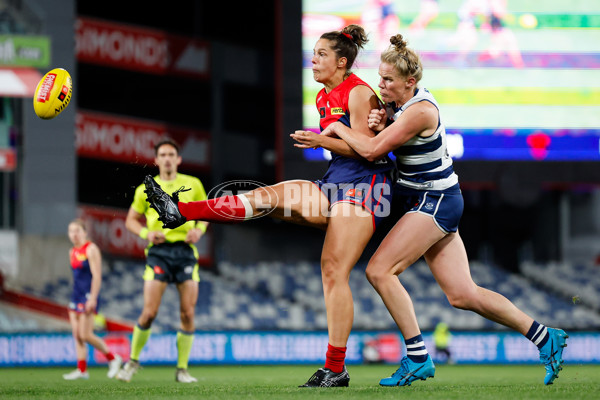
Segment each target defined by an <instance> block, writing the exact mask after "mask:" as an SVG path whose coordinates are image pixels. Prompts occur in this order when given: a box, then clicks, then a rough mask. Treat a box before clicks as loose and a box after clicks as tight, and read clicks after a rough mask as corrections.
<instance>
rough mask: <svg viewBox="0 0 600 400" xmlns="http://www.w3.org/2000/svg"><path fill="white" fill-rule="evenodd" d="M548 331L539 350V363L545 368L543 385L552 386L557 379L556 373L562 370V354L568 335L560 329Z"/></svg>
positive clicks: (549, 329)
mask: <svg viewBox="0 0 600 400" xmlns="http://www.w3.org/2000/svg"><path fill="white" fill-rule="evenodd" d="M547 329H548V341H547V342H546V344H544V346H543V347H542V348H541V349H540V361H541V362H542V364H544V367H545V368H546V376H545V377H544V385H552V382H554V379H556V378H558V373H559V372H560V370H562V363H563V359H562V353H563V350H564V348H565V347H567V338H568V337H569V335H567V334H566V333H565V331H563V330H562V329H554V328H547Z"/></svg>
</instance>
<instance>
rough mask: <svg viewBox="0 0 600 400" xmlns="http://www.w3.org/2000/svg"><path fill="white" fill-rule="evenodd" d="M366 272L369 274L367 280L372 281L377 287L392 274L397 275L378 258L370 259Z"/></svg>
mask: <svg viewBox="0 0 600 400" xmlns="http://www.w3.org/2000/svg"><path fill="white" fill-rule="evenodd" d="M365 274H366V275H367V280H368V281H369V283H371V285H372V286H373V287H375V288H377V287H378V286H379V285H380V284H381V283H382V282H384V281H386V280H387V279H389V278H390V277H391V276H395V275H397V274H395V273H393V272H392V271H390V269H389V268H388V267H387V266H386V264H384V263H380V262H378V261H377V260H371V261H369V264H368V265H367V269H366V271H365Z"/></svg>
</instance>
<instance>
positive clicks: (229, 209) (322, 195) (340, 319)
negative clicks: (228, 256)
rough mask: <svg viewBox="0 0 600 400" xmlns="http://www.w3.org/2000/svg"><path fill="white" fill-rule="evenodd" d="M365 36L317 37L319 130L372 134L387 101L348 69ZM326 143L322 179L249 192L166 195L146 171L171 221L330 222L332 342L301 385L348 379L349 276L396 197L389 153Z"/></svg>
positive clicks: (327, 261) (354, 31)
mask: <svg viewBox="0 0 600 400" xmlns="http://www.w3.org/2000/svg"><path fill="white" fill-rule="evenodd" d="M366 42H367V37H366V34H365V31H364V29H363V28H362V27H360V26H358V25H349V26H347V27H345V28H344V29H343V30H342V31H333V32H328V33H325V34H323V35H321V37H320V38H319V40H318V41H317V43H316V45H315V47H314V54H313V57H312V71H313V77H314V79H315V80H316V81H317V82H319V83H321V84H323V88H322V89H321V91H319V93H318V94H317V99H316V106H317V109H318V111H319V116H320V128H321V130H323V129H325V128H327V126H329V124H331V123H333V122H336V121H337V122H339V123H342V124H344V125H346V126H349V127H352V128H353V129H354V130H355V131H356V132H358V135H359V136H360V137H362V138H364V139H367V138H370V137H373V136H374V133H373V131H372V130H371V129H369V127H368V123H367V118H368V115H369V111H370V110H371V109H373V108H379V107H381V103H380V101H379V99H378V98H377V95H376V94H375V92H374V91H373V89H371V88H370V87H369V86H368V85H367V84H366V83H365V82H363V81H362V80H361V79H360V78H358V77H357V76H356V75H354V74H353V73H352V72H351V71H350V69H351V67H352V65H353V63H354V60H355V59H356V56H357V54H358V52H359V49H361V48H362V47H363V46H364V44H365V43H366ZM321 146H322V147H323V148H325V149H327V150H330V151H331V152H332V153H333V154H332V159H331V162H330V164H329V168H328V170H327V172H326V173H325V175H324V176H323V178H322V179H321V180H318V181H316V182H311V181H305V180H292V181H285V182H281V183H279V184H276V185H273V186H269V187H265V188H259V189H256V190H254V191H251V192H249V193H246V194H243V195H237V196H228V197H219V198H215V199H211V200H206V201H200V202H191V203H183V202H178V197H177V195H176V194H174V196H173V197H170V196H168V195H167V194H166V193H164V192H163V191H162V189H160V187H159V186H158V185H156V183H155V182H153V180H152V178H146V188H147V189H146V193H147V194H148V201H149V202H150V203H151V206H152V207H154V208H155V209H156V210H157V212H158V214H159V215H160V217H161V221H162V222H163V223H164V224H165V226H166V227H168V228H172V227H175V226H178V225H180V224H181V223H183V222H185V221H186V220H201V221H209V222H217V223H227V222H235V221H243V220H247V219H250V218H253V217H256V216H260V215H262V214H266V213H270V214H269V215H270V216H271V217H274V218H277V219H281V220H284V221H289V222H293V223H297V224H302V225H309V226H314V227H318V228H322V229H325V231H326V234H325V242H324V244H323V250H322V255H321V273H322V281H323V292H324V297H325V306H326V309H327V326H328V332H329V345H328V348H327V352H326V361H325V365H324V367H323V368H320V369H319V370H318V371H317V372H315V374H314V375H313V376H312V377H311V378H310V379H309V380H308V381H307V382H306V383H305V384H304V385H302V387H315V386H317V387H332V386H348V382H349V380H350V377H349V375H348V372H347V371H346V367H345V364H344V360H345V352H346V343H347V341H348V336H349V335H350V330H351V328H352V322H353V317H354V305H353V301H352V293H351V291H350V286H349V284H348V279H349V275H350V271H351V270H352V268H353V267H354V264H356V262H357V261H358V259H359V258H360V255H361V254H362V252H363V250H364V248H365V246H366V245H367V243H368V242H369V239H370V238H371V236H372V235H373V232H374V230H375V227H376V225H377V224H378V223H379V221H380V220H381V219H382V217H383V216H384V215H385V213H386V211H388V210H389V199H390V197H391V186H390V170H391V169H392V168H393V164H392V162H391V160H389V159H387V158H385V157H384V158H382V159H381V160H378V161H377V162H369V161H367V160H365V159H364V158H362V157H361V156H359V155H358V154H357V153H356V152H355V151H354V150H352V149H351V148H350V146H348V145H347V144H346V143H345V142H344V141H342V140H340V139H337V138H333V137H324V138H323V143H322V145H321ZM386 206H387V207H386ZM348 243H352V246H348Z"/></svg>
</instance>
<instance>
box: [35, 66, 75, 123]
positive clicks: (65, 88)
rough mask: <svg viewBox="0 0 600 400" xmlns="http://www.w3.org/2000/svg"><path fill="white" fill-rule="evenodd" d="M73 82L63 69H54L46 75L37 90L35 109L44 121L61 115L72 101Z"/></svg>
mask: <svg viewBox="0 0 600 400" xmlns="http://www.w3.org/2000/svg"><path fill="white" fill-rule="evenodd" d="M72 94H73V80H72V79H71V75H69V73H68V72H67V70H66V69H63V68H54V69H53V70H51V71H49V72H48V73H46V75H44V77H43V78H42V79H41V80H40V83H38V85H37V87H36V88H35V94H34V95H33V109H34V111H35V113H36V115H37V116H38V117H40V118H42V119H52V118H54V117H56V116H57V115H58V114H60V113H61V112H62V111H63V110H64V109H65V108H67V106H68V105H69V102H70V101H71V96H72Z"/></svg>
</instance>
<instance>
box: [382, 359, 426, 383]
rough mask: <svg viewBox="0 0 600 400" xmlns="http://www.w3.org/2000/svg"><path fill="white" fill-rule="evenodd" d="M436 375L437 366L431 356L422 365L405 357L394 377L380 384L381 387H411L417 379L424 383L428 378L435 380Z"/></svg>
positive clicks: (383, 380) (384, 379)
mask: <svg viewBox="0 0 600 400" xmlns="http://www.w3.org/2000/svg"><path fill="white" fill-rule="evenodd" d="M434 375H435V365H434V364H433V361H432V360H431V357H430V356H429V354H428V355H427V359H426V360H425V361H424V362H422V363H417V362H414V361H412V360H411V359H410V358H408V357H406V356H405V357H403V358H402V360H400V368H398V369H397V370H396V372H394V373H393V374H392V376H390V377H387V378H383V379H382V380H381V381H379V384H380V385H381V386H410V384H411V383H412V382H414V381H416V380H417V379H421V380H422V381H424V380H425V379H427V378H433V376H434Z"/></svg>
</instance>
